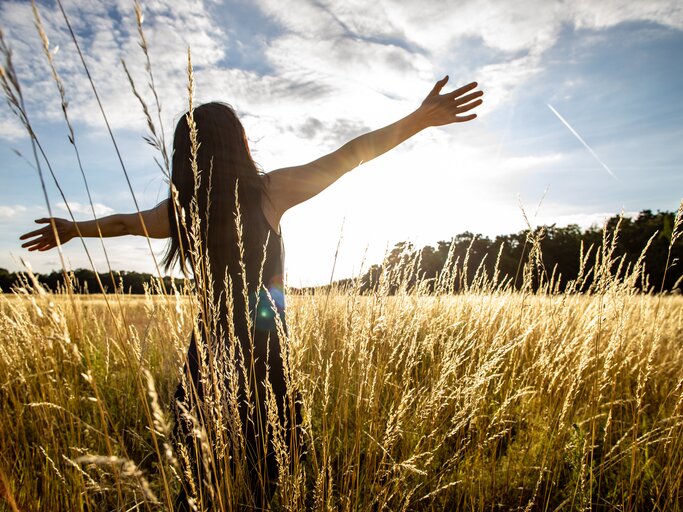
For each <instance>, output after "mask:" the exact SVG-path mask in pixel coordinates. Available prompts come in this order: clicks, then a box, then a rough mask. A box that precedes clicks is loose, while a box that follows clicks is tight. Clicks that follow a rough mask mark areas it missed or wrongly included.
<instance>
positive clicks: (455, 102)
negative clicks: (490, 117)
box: [417, 75, 484, 126]
mask: <svg viewBox="0 0 683 512" xmlns="http://www.w3.org/2000/svg"><path fill="white" fill-rule="evenodd" d="M446 82H448V75H446V76H445V77H444V78H443V79H441V80H439V81H438V82H436V84H435V85H434V88H433V89H432V90H431V92H430V93H429V94H428V95H427V97H426V98H425V99H424V101H423V102H422V105H420V107H419V108H418V109H417V113H418V114H420V117H421V118H422V119H423V121H424V123H425V124H426V126H443V125H446V124H451V123H464V122H467V121H471V120H472V119H474V118H476V117H477V114H467V115H462V114H464V113H465V112H469V111H470V110H472V109H473V108H475V107H478V106H479V105H481V104H482V99H481V96H482V95H483V94H484V93H483V92H482V91H475V92H470V91H472V90H474V89H476V87H477V85H478V84H477V82H472V83H469V84H467V85H465V86H463V87H460V88H459V89H456V90H455V91H453V92H449V93H446V94H439V93H440V92H441V89H443V87H444V85H446ZM468 93H469V94H468Z"/></svg>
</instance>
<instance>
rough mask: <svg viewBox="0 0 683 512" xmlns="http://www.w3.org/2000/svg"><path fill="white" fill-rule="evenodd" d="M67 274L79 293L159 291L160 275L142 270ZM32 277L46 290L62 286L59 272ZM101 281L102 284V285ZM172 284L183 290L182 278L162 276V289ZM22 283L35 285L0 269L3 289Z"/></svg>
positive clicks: (27, 277) (23, 275)
mask: <svg viewBox="0 0 683 512" xmlns="http://www.w3.org/2000/svg"><path fill="white" fill-rule="evenodd" d="M67 276H68V278H69V279H70V281H71V285H72V287H73V289H74V290H75V291H77V292H79V293H101V291H102V289H104V291H105V292H106V293H114V292H119V293H129V294H143V293H145V292H146V291H149V292H151V293H159V292H161V290H162V287H161V282H160V280H159V278H158V277H157V276H154V275H152V274H147V273H144V272H127V271H120V272H118V271H117V272H112V274H109V273H100V274H96V273H95V272H93V271H92V270H88V269H83V268H80V269H77V270H74V271H71V272H69V273H68V274H67ZM34 278H35V280H36V281H38V283H40V285H41V286H43V287H44V288H46V289H48V290H51V291H54V292H56V291H59V290H64V289H65V286H64V273H63V272H62V271H56V270H54V271H52V272H50V273H49V274H34ZM98 278H99V282H98ZM112 278H113V279H112ZM100 283H102V286H101V287H100ZM174 284H175V286H176V288H177V289H178V290H182V289H183V280H182V279H172V278H171V277H169V276H165V277H164V278H163V289H165V290H167V291H169V292H170V291H171V290H172V286H173V285H174ZM24 286H30V287H33V286H34V283H33V280H32V279H31V277H30V275H28V274H27V273H25V272H9V271H7V270H6V269H4V268H0V288H2V291H3V292H8V291H11V290H12V289H13V288H14V287H24Z"/></svg>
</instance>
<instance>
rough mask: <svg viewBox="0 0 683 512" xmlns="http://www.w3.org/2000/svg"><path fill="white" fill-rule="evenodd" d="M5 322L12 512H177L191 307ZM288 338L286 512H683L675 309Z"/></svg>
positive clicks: (7, 497) (333, 324)
mask: <svg viewBox="0 0 683 512" xmlns="http://www.w3.org/2000/svg"><path fill="white" fill-rule="evenodd" d="M0 301H1V304H2V306H1V311H2V313H1V315H0V333H1V334H0V375H1V376H2V377H1V378H0V380H1V382H0V444H1V445H2V447H3V448H2V452H1V455H0V478H1V479H2V480H1V481H2V493H3V496H4V500H3V501H0V509H5V510H137V509H145V510H160V509H161V510H163V509H168V508H171V506H172V500H173V497H174V495H175V494H176V493H177V492H178V489H179V488H180V478H179V474H180V473H181V471H182V469H181V468H182V460H181V461H180V462H179V460H178V456H177V455H178V454H174V453H173V452H171V451H169V449H168V442H167V436H168V431H169V428H170V427H169V424H170V421H171V415H170V412H169V409H168V407H169V403H170V401H171V398H172V395H173V391H174V389H175V387H176V385H177V383H178V380H179V375H180V368H181V366H182V362H183V357H184V352H185V350H186V345H187V342H188V337H189V331H190V329H191V326H192V319H193V316H192V313H191V311H190V310H191V302H190V299H188V298H187V297H180V296H177V297H174V296H165V297H164V296H153V295H148V296H145V297H131V296H122V295H110V296H107V297H103V296H99V297H95V296H93V297H88V296H78V295H68V294H51V293H36V292H35V290H34V293H30V294H27V293H18V294H13V295H4V296H2V297H0ZM288 323H289V327H290V331H291V346H292V358H291V366H292V370H293V372H292V375H293V377H292V378H293V379H294V381H295V383H296V384H295V386H296V388H297V389H298V390H299V391H300V392H301V395H302V398H303V402H304V421H305V425H306V436H307V438H306V446H307V455H306V458H305V461H304V462H302V463H301V464H299V465H296V466H295V468H294V469H293V470H292V472H291V473H290V472H285V473H286V474H285V475H284V476H283V477H282V478H283V479H282V480H281V482H280V486H279V488H278V495H277V496H276V498H275V500H274V502H273V508H275V509H283V510H305V509H312V510H455V509H458V510H586V509H592V510H680V509H681V508H683V507H681V503H682V500H683V488H682V483H683V343H682V342H681V340H682V339H683V298H682V297H680V296H656V295H643V294H638V293H636V292H635V291H634V290H633V289H631V288H629V286H628V283H625V281H624V280H616V279H613V280H611V281H607V282H605V284H604V286H602V288H601V289H595V290H594V292H593V293H592V294H551V293H543V294H541V293H535V294H531V293H522V292H514V291H510V290H509V289H505V290H495V289H494V288H493V287H491V286H484V287H481V288H480V289H473V290H470V291H468V292H466V293H462V294H459V295H455V296H453V295H441V296H437V295H426V294H420V293H418V292H417V291H412V292H406V291H405V290H404V291H399V293H398V294H396V295H389V294H387V293H384V292H383V291H381V290H380V291H379V292H377V293H375V294H373V295H369V296H360V295H357V294H355V293H354V292H353V290H347V291H341V290H333V291H332V292H331V293H330V294H329V295H328V294H319V295H304V296H291V297H290V298H289V303H288ZM223 469H224V471H223V472H222V473H221V478H222V479H223V481H224V483H225V482H228V484H229V485H228V484H226V485H227V488H228V489H232V492H231V493H228V494H229V495H230V496H231V497H229V498H225V499H224V501H222V502H221V505H220V506H219V507H217V509H224V510H236V509H237V508H235V507H236V506H237V504H238V503H239V502H241V500H244V499H245V498H244V496H240V493H239V480H238V479H237V478H238V475H236V474H231V473H230V471H229V470H225V468H223ZM231 479H232V480H231ZM226 496H227V495H226ZM200 509H201V506H200Z"/></svg>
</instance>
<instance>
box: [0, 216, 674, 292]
mask: <svg viewBox="0 0 683 512" xmlns="http://www.w3.org/2000/svg"><path fill="white" fill-rule="evenodd" d="M674 222H675V214H674V213H673V212H657V213H652V211H650V210H644V211H642V212H640V214H638V216H637V217H635V218H634V219H630V218H626V217H624V218H620V217H619V216H614V217H612V218H610V219H609V220H608V221H607V223H606V229H603V227H597V226H596V227H592V228H589V229H586V230H582V229H581V228H580V227H579V226H577V225H574V224H572V225H569V226H566V227H556V226H555V225H552V226H542V227H539V228H537V229H536V230H535V231H534V232H530V231H528V230H525V231H520V232H519V233H516V234H511V235H501V236H497V237H496V238H495V239H493V240H491V239H490V238H487V237H484V236H480V235H474V234H472V233H469V232H465V233H461V234H459V235H457V236H455V237H454V238H453V239H452V240H451V241H440V242H438V243H437V245H436V247H432V246H426V247H423V248H422V249H417V248H416V247H413V246H412V244H409V243H406V242H401V243H399V244H397V245H396V246H395V247H394V248H393V249H392V250H391V252H390V253H389V254H388V255H387V257H386V258H385V260H384V261H383V262H382V263H381V264H379V265H373V266H372V267H370V269H369V270H368V272H367V273H366V274H365V275H364V276H363V277H362V278H361V279H360V281H359V284H360V287H359V291H360V292H362V293H367V292H370V291H372V290H375V289H376V288H377V287H378V286H380V281H381V276H382V275H385V276H387V275H388V276H391V280H392V281H393V282H390V283H388V285H387V286H389V288H390V290H389V291H390V292H391V291H395V290H396V288H397V287H398V286H399V284H398V283H399V282H400V283H402V285H403V286H408V287H411V286H414V285H417V284H418V283H420V285H421V286H424V287H425V291H433V290H434V289H435V288H436V287H438V286H440V285H443V284H444V283H443V278H444V276H451V277H453V276H457V278H456V279H453V280H452V282H450V283H449V286H448V287H447V291H449V292H458V291H460V290H461V289H462V288H463V287H466V286H469V285H470V284H471V283H473V282H474V281H475V279H476V278H482V277H485V278H486V279H489V280H490V281H495V282H496V284H497V283H507V284H509V285H511V286H513V287H515V288H517V289H519V288H521V287H522V286H523V285H526V286H531V288H532V289H536V288H538V286H539V284H542V283H548V282H549V281H552V282H553V283H556V286H555V289H557V290H558V291H564V290H565V289H566V286H567V285H568V283H571V282H572V281H576V280H577V277H578V276H579V275H580V274H581V279H580V282H581V287H580V289H579V290H577V291H585V290H587V289H589V288H590V286H591V284H592V282H593V280H594V279H595V275H594V273H593V269H594V267H595V265H594V263H595V261H596V259H595V258H596V255H597V254H598V253H600V255H602V254H603V249H602V246H603V244H605V243H606V244H607V245H608V246H609V247H608V249H609V253H610V258H611V260H612V265H611V268H610V269H609V270H610V272H613V273H618V272H622V274H623V273H625V272H626V271H628V269H629V268H632V267H633V265H634V264H635V263H636V262H637V261H638V259H639V257H640V256H641V253H642V252H643V249H645V247H646V246H648V242H649V243H650V245H649V246H648V247H647V251H646V252H645V254H644V258H643V260H642V262H641V263H642V264H643V265H644V272H643V275H644V276H645V279H640V280H639V281H638V282H636V283H635V285H636V286H637V287H639V288H640V289H645V290H652V289H654V290H655V291H659V290H660V289H664V290H667V291H673V290H678V291H680V290H681V285H682V283H681V281H682V280H683V273H682V269H683V264H681V263H680V262H681V259H683V239H682V238H679V239H678V240H677V241H676V242H675V243H674V244H673V246H672V247H671V253H669V246H670V242H671V237H672V235H673V231H674ZM617 228H618V229H617ZM679 231H680V229H679ZM604 237H606V238H604ZM652 237H654V238H652ZM651 238H652V240H650V239H651ZM582 254H583V258H584V265H583V268H582V262H581V259H582V258H581V255H582ZM530 258H531V259H532V260H533V261H532V262H533V263H534V266H535V271H534V273H533V275H531V276H529V275H527V276H525V275H524V272H525V269H526V270H528V268H529V267H528V266H527V264H528V263H529V260H530ZM667 258H668V270H666V272H665V269H667ZM603 268H604V266H603ZM69 276H70V279H71V281H72V285H73V287H74V289H75V290H77V291H79V292H81V293H99V292H100V290H101V289H100V285H99V283H98V280H97V276H96V274H95V273H94V272H92V271H91V270H86V269H78V270H75V271H73V272H71V273H70V274H69ZM35 278H36V280H37V281H38V282H39V283H40V284H41V285H42V286H44V287H45V288H48V289H50V290H52V291H57V290H60V289H64V274H63V273H62V272H61V271H53V272H51V273H49V274H36V275H35ZM99 279H100V281H101V283H102V285H103V287H104V289H105V291H106V292H108V293H111V292H114V291H118V292H123V293H131V294H141V293H145V291H146V290H149V291H152V292H153V293H154V292H159V291H160V290H161V287H160V285H159V280H158V278H157V277H155V276H153V275H151V274H146V273H140V272H126V271H121V272H115V273H114V280H113V281H112V278H111V276H110V275H109V274H108V273H102V274H99ZM530 280H531V281H530ZM351 282H352V280H341V281H339V282H337V285H345V284H350V283H351ZM30 283H31V280H30V278H29V276H28V275H27V274H25V273H23V272H18V273H16V272H8V271H7V270H5V269H1V268H0V288H2V291H3V292H8V291H10V290H11V289H12V287H14V286H24V285H25V284H30ZM163 283H164V288H165V289H166V290H171V289H172V281H171V278H170V277H168V276H166V277H164V278H163ZM175 285H176V287H177V289H179V290H181V289H182V288H183V280H182V279H175ZM385 285H386V283H385ZM325 288H326V287H318V288H317V290H324V289H325ZM442 289H443V288H442ZM313 290H316V289H311V288H307V289H303V290H292V289H290V291H291V292H294V293H297V292H304V293H305V292H307V291H313Z"/></svg>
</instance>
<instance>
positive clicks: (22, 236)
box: [19, 221, 46, 240]
mask: <svg viewBox="0 0 683 512" xmlns="http://www.w3.org/2000/svg"><path fill="white" fill-rule="evenodd" d="M36 222H37V221H36ZM45 229H46V228H40V229H36V230H35V231H31V232H30V233H24V234H23V235H21V236H20V237H19V240H26V239H27V238H33V237H34V236H38V235H41V234H43V233H44V232H45Z"/></svg>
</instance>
